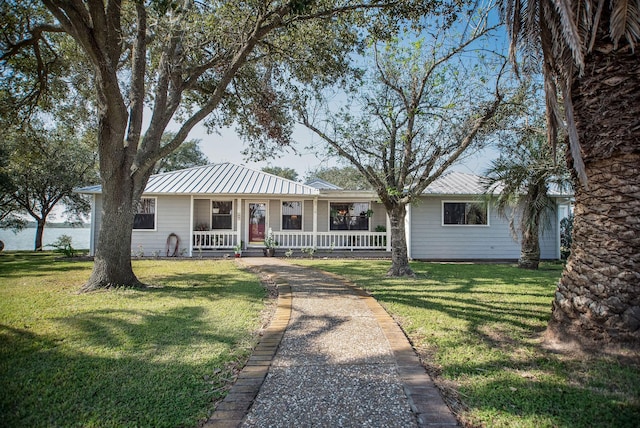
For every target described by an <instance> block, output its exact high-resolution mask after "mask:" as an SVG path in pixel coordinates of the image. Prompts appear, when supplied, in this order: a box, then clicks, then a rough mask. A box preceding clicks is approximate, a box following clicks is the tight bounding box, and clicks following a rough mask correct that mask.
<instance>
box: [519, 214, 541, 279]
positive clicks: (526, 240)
mask: <svg viewBox="0 0 640 428" xmlns="http://www.w3.org/2000/svg"><path fill="white" fill-rule="evenodd" d="M538 235H539V234H538V225H537V224H536V225H532V226H531V227H527V228H523V233H522V244H521V245H520V259H518V267H519V268H522V269H538V266H539V264H540V238H539V236H538Z"/></svg>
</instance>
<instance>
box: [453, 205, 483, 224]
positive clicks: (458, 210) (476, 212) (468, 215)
mask: <svg viewBox="0 0 640 428" xmlns="http://www.w3.org/2000/svg"><path fill="white" fill-rule="evenodd" d="M442 224H467V225H480V224H482V225H486V224H488V222H487V204H485V203H476V202H444V203H443V204H442Z"/></svg>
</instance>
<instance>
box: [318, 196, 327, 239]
mask: <svg viewBox="0 0 640 428" xmlns="http://www.w3.org/2000/svg"><path fill="white" fill-rule="evenodd" d="M328 231H329V201H327V200H323V201H322V200H321V201H318V232H328Z"/></svg>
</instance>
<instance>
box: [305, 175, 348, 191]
mask: <svg viewBox="0 0 640 428" xmlns="http://www.w3.org/2000/svg"><path fill="white" fill-rule="evenodd" d="M305 184H306V185H307V186H311V187H314V188H316V189H320V190H342V187H339V186H336V185H335V184H332V183H329V182H328V181H324V180H322V179H320V178H312V179H311V180H309V181H307V182H306V183H305Z"/></svg>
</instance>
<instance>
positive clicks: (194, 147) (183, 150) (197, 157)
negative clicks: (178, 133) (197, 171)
mask: <svg viewBox="0 0 640 428" xmlns="http://www.w3.org/2000/svg"><path fill="white" fill-rule="evenodd" d="M174 137H175V133H173V132H167V133H165V135H163V136H162V145H165V144H167V143H169V142H170V141H171V140H172V139H173V138H174ZM208 163H209V159H208V158H207V156H206V155H205V154H204V153H202V150H200V140H188V141H185V142H184V143H182V144H181V145H180V147H178V148H177V149H176V150H175V151H173V152H171V153H170V154H169V155H167V156H165V157H163V158H162V159H160V160H159V161H158V162H157V163H156V166H155V168H154V169H153V173H154V174H160V173H162V172H169V171H177V170H179V169H185V168H191V167H194V166H201V165H207V164H208Z"/></svg>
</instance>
